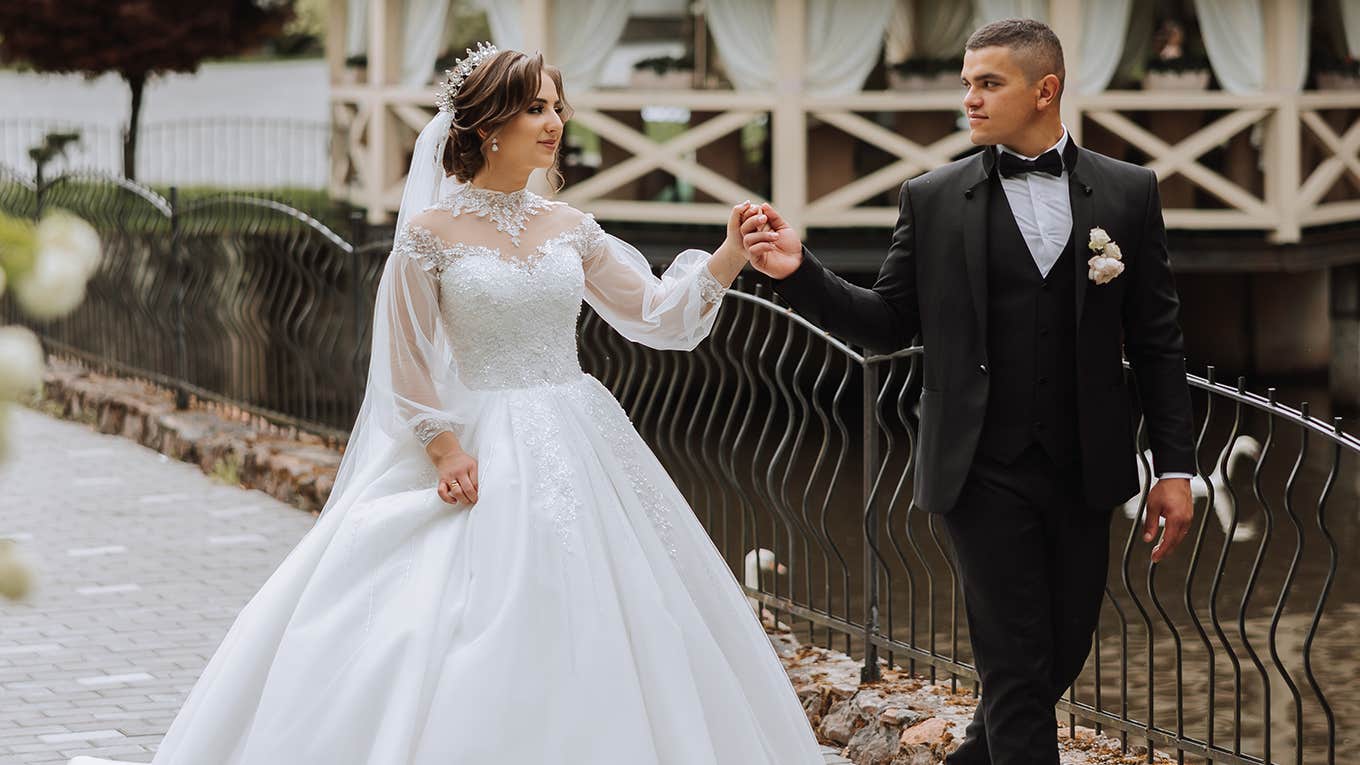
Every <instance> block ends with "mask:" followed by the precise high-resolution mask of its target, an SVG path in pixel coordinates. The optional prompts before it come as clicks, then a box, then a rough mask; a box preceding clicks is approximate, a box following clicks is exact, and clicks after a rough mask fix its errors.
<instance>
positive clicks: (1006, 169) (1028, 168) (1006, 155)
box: [997, 149, 1063, 178]
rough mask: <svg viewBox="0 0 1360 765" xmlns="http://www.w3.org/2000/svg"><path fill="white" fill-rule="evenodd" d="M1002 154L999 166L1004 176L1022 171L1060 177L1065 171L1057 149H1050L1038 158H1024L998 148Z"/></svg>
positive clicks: (1007, 176) (998, 151)
mask: <svg viewBox="0 0 1360 765" xmlns="http://www.w3.org/2000/svg"><path fill="white" fill-rule="evenodd" d="M997 153H998V154H1000V155H1001V156H1000V157H999V158H998V165H997V166H998V168H1000V170H1001V177H1002V178H1009V177H1011V176H1012V175H1020V174H1021V173H1036V172H1037V173H1048V174H1049V175H1051V176H1053V177H1055V178H1060V177H1062V172H1063V161H1062V155H1061V154H1059V153H1058V150H1057V149H1049V150H1048V151H1046V152H1044V153H1043V154H1041V155H1040V156H1039V158H1038V159H1024V158H1022V157H1018V156H1016V155H1014V154H1012V153H1010V152H1008V151H1001V150H999V149H998V150H997Z"/></svg>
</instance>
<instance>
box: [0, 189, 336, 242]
mask: <svg viewBox="0 0 1360 765" xmlns="http://www.w3.org/2000/svg"><path fill="white" fill-rule="evenodd" d="M149 188H150V189H151V190H152V191H154V192H155V193H156V194H159V195H160V196H162V197H164V198H166V199H167V200H168V199H169V197H170V187H169V186H162V185H152V186H149ZM176 191H177V197H176V204H177V205H178V206H179V208H180V210H181V211H182V212H185V217H184V218H183V219H182V220H183V221H184V222H185V223H187V224H188V225H190V226H191V227H192V228H193V229H196V230H202V229H208V230H211V231H214V232H217V233H226V232H231V231H246V230H251V231H253V230H258V229H259V228H260V227H261V225H262V224H267V225H268V226H269V227H270V228H276V227H278V226H284V227H289V226H290V225H296V226H298V227H301V225H302V224H298V223H294V222H293V221H292V220H291V219H290V218H288V217H287V216H285V215H282V214H280V213H275V212H271V211H269V210H267V209H264V208H252V207H250V206H249V205H248V204H242V203H240V202H227V203H224V204H222V205H215V206H212V207H208V208H205V209H200V210H194V209H192V208H193V207H194V205H195V203H198V202H202V201H204V200H207V199H210V198H212V197H216V196H219V195H224V194H230V195H237V196H244V197H253V198H257V199H267V200H272V201H275V202H280V203H282V204H284V205H287V206H289V207H292V208H294V209H297V210H300V211H302V212H304V213H306V214H307V215H310V216H311V217H313V218H316V219H317V220H319V221H321V223H322V224H323V225H325V226H327V227H329V228H330V229H331V230H333V231H335V232H336V233H337V234H339V235H340V236H341V237H342V238H345V239H348V238H349V236H348V235H349V230H350V228H349V227H350V223H349V211H350V209H351V208H350V205H349V203H347V202H343V201H340V200H335V199H332V198H331V197H330V195H329V194H328V193H327V191H326V190H325V189H313V188H302V187H280V188H272V189H236V188H227V187H221V186H182V187H178V188H177V189H176ZM43 204H44V206H47V207H53V206H55V207H64V208H66V209H69V210H71V211H72V212H74V213H76V214H77V215H80V216H81V217H84V218H87V219H89V220H91V222H93V223H95V224H96V225H97V226H98V225H101V224H102V223H106V222H108V223H113V224H114V225H116V226H117V227H118V228H119V229H121V230H122V231H123V232H125V233H130V234H153V233H154V234H165V233H169V230H170V222H169V220H168V219H167V218H166V217H165V216H164V215H162V214H161V213H160V212H159V211H157V210H156V209H155V208H154V207H153V206H152V205H151V204H150V203H147V202H143V201H140V200H139V199H138V198H137V197H136V196H134V195H133V194H131V193H129V192H125V191H122V190H119V189H117V187H115V186H113V185H112V184H110V183H108V182H104V181H97V180H95V181H83V180H71V181H65V182H63V183H62V184H61V185H60V186H59V187H57V188H54V189H51V190H49V191H48V192H47V195H46V197H45V198H44V201H43ZM185 208H190V209H189V210H187V211H185ZM35 210H36V202H35V200H34V195H33V193H32V192H30V191H29V190H28V189H27V188H25V187H24V186H23V185H22V184H20V183H18V182H15V181H0V212H8V213H11V214H14V215H19V216H21V217H32V216H33V214H34V212H35ZM243 211H247V212H244V214H243Z"/></svg>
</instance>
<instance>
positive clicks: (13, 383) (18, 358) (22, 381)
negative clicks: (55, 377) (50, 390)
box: [0, 325, 47, 401]
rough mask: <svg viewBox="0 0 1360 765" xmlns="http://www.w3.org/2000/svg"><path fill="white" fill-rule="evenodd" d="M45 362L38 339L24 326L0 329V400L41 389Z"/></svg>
mask: <svg viewBox="0 0 1360 765" xmlns="http://www.w3.org/2000/svg"><path fill="white" fill-rule="evenodd" d="M46 367H47V359H46V357H45V356H44V355H43V348H42V343H40V342H38V336H37V335H35V334H33V332H32V330H30V329H28V328H27V327H20V326H17V325H14V326H8V327H0V401H13V400H14V399H17V398H19V397H20V396H22V395H24V394H26V393H29V392H31V391H38V390H41V389H42V382H43V370H44V369H45V368H46Z"/></svg>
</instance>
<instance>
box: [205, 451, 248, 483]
mask: <svg viewBox="0 0 1360 765" xmlns="http://www.w3.org/2000/svg"><path fill="white" fill-rule="evenodd" d="M241 466H242V461H241V455H240V454H238V453H236V452H227V454H226V456H224V457H219V458H218V459H217V461H216V462H214V463H213V466H212V472H211V473H209V476H210V477H211V478H212V479H213V480H214V481H217V482H218V483H224V484H227V485H230V486H240V485H241Z"/></svg>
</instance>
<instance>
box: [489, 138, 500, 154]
mask: <svg viewBox="0 0 1360 765" xmlns="http://www.w3.org/2000/svg"><path fill="white" fill-rule="evenodd" d="M491 150H492V151H500V150H501V145H500V144H499V143H497V142H496V139H495V138H492V139H491Z"/></svg>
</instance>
